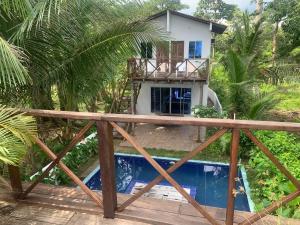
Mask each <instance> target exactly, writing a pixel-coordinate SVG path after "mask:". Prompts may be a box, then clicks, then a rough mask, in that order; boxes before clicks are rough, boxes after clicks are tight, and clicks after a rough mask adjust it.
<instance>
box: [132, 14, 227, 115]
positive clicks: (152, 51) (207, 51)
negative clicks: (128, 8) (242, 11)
mask: <svg viewBox="0 0 300 225" xmlns="http://www.w3.org/2000/svg"><path fill="white" fill-rule="evenodd" d="M149 19H150V20H151V21H153V22H154V23H156V24H158V25H159V26H161V27H163V28H164V29H165V31H166V32H167V33H168V34H169V37H170V40H169V41H168V42H165V43H161V46H159V45H156V47H154V46H153V45H152V43H141V54H140V56H139V57H138V58H134V59H130V60H129V71H130V73H131V76H132V82H133V87H134V90H133V93H134V94H133V98H132V108H133V113H134V114H140V115H149V114H156V115H182V116H189V115H191V113H192V108H193V107H194V106H196V105H204V106H206V105H207V101H208V77H209V59H210V56H211V51H212V41H213V35H214V33H215V34H222V33H223V32H224V31H225V29H226V26H224V25H221V24H217V23H213V22H210V21H207V20H203V19H199V18H196V17H193V16H189V15H186V14H182V13H179V12H176V11H170V10H167V11H164V12H161V13H158V14H155V15H153V16H151V17H150V18H149Z"/></svg>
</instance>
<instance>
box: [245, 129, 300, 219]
mask: <svg viewBox="0 0 300 225" xmlns="http://www.w3.org/2000/svg"><path fill="white" fill-rule="evenodd" d="M255 135H256V136H257V138H258V139H259V140H260V141H261V142H262V143H264V144H265V145H266V146H267V147H268V148H269V150H270V151H271V152H272V153H273V154H274V156H276V157H277V158H278V159H279V161H280V162H281V163H282V164H283V165H284V166H285V167H286V168H287V169H288V170H289V171H290V172H291V173H292V174H293V175H294V176H295V177H296V178H297V179H300V143H297V140H298V139H297V137H296V136H295V135H293V134H288V133H287V132H273V131H257V132H255ZM249 166H250V167H251V169H252V170H253V181H252V182H251V186H252V188H253V189H252V195H253V197H254V199H256V200H257V202H256V203H257V205H256V206H257V208H258V209H261V208H263V207H266V206H268V205H269V204H270V203H271V202H273V201H276V200H278V199H280V198H281V197H282V196H283V195H287V194H290V193H291V192H293V191H295V190H296V188H295V187H294V186H293V185H292V184H291V182H289V181H288V179H287V178H286V177H285V176H284V175H283V174H282V173H281V172H279V170H278V169H277V168H276V166H275V165H274V164H273V163H272V162H271V161H270V160H269V159H268V158H267V157H266V156H265V155H264V154H263V153H262V152H261V151H260V150H259V149H258V148H257V147H255V148H252V151H251V152H250V160H249ZM277 214H279V215H282V216H285V217H294V218H300V198H297V199H295V200H293V201H291V202H290V203H289V204H287V206H285V207H283V208H282V209H280V210H277Z"/></svg>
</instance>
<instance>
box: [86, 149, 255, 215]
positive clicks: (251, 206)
mask: <svg viewBox="0 0 300 225" xmlns="http://www.w3.org/2000/svg"><path fill="white" fill-rule="evenodd" d="M114 155H117V156H134V157H139V158H144V156H142V155H137V154H128V153H119V152H117V153H114ZM152 158H154V159H165V160H173V161H179V160H180V159H179V158H172V157H161V156H152ZM187 162H191V163H197V164H211V165H220V166H229V163H222V162H214V161H205V160H188V161H187ZM238 166H239V167H240V171H241V175H242V179H243V184H244V188H245V192H246V196H247V200H248V204H249V210H250V212H251V213H253V212H255V204H254V202H253V200H252V199H251V189H250V185H249V182H248V179H247V172H246V169H245V167H244V165H243V164H241V163H239V164H238ZM99 170H100V165H98V166H97V167H96V168H95V169H94V170H93V171H92V172H91V173H90V174H89V175H88V176H87V177H86V178H84V180H83V183H84V184H86V183H87V182H88V181H89V180H90V179H91V178H92V177H93V176H94V175H95V174H96V173H97V172H98V171H99Z"/></svg>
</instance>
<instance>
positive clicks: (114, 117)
mask: <svg viewBox="0 0 300 225" xmlns="http://www.w3.org/2000/svg"><path fill="white" fill-rule="evenodd" d="M22 112H25V113H26V115H30V116H38V117H52V118H64V119H75V120H96V121H99V120H101V121H109V122H127V123H132V122H134V123H151V124H168V125H192V126H205V127H220V128H229V129H232V128H238V129H254V130H274V131H293V132H294V131H298V132H300V123H289V122H274V121H256V120H232V119H210V118H193V117H173V116H164V117H162V116H151V115H129V114H104V113H89V112H70V111H53V110H33V109H23V110H22Z"/></svg>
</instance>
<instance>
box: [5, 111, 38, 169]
mask: <svg viewBox="0 0 300 225" xmlns="http://www.w3.org/2000/svg"><path fill="white" fill-rule="evenodd" d="M32 135H36V125H35V121H34V119H33V118H32V117H28V116H23V114H20V113H19V112H18V110H16V109H9V108H6V107H5V106H2V105H0V162H1V163H5V164H12V165H18V164H19V163H20V161H21V159H22V158H23V157H24V155H25V153H26V150H27V147H29V146H31V143H32V139H31V136H32Z"/></svg>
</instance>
